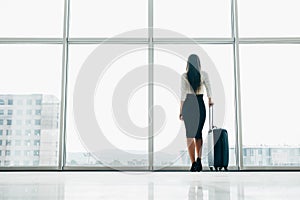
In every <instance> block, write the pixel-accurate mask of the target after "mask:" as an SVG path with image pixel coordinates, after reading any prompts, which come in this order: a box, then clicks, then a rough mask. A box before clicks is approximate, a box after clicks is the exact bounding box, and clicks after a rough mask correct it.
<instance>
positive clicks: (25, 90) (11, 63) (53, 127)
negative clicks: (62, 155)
mask: <svg viewBox="0 0 300 200" xmlns="http://www.w3.org/2000/svg"><path fill="white" fill-rule="evenodd" d="M61 55H62V48H61V46H60V45H37V44H34V45H33V44H28V45H12V44H7V45H4V44H2V45H0V66H1V68H3V69H5V70H3V72H2V73H1V75H0V84H1V85H3V86H5V87H1V89H0V99H1V100H3V102H4V103H3V104H2V105H0V109H1V110H3V114H2V115H0V121H2V122H3V123H0V129H1V132H3V133H5V135H4V134H2V135H0V137H2V138H1V139H6V141H7V142H6V144H5V143H2V145H1V147H0V148H2V149H7V150H6V152H9V153H6V154H5V155H4V156H2V157H1V164H2V166H3V165H4V166H57V163H58V138H59V130H60V129H59V128H60V127H59V119H60V118H59V116H60V115H59V112H60V95H61V94H60V93H61V84H60V79H61ZM27 101H32V102H34V103H32V104H31V105H27V104H25V103H24V102H27ZM36 102H38V103H36ZM26 110H39V111H40V112H38V113H36V112H32V113H27V114H26V113H25V111H26ZM34 130H38V131H40V133H41V134H40V135H38V136H36V135H34V134H31V133H33V132H34ZM37 139H39V140H40V141H41V142H40V145H39V146H35V145H34V144H33V141H34V140H37ZM15 141H17V142H15ZM20 144H21V145H20ZM14 151H20V152H22V153H21V155H22V156H17V157H16V156H15V155H14V153H11V152H14ZM33 151H39V154H38V155H35V156H34V157H33V155H32V154H31V153H30V152H33ZM25 152H29V153H26V154H25ZM4 161H5V162H4ZM15 161H19V162H15Z"/></svg>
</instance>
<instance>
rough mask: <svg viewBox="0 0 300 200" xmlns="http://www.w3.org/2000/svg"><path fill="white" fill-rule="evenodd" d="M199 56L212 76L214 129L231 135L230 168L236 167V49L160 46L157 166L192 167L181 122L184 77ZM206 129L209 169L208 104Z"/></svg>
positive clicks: (156, 101) (157, 57) (157, 49)
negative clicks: (191, 61)
mask: <svg viewBox="0 0 300 200" xmlns="http://www.w3.org/2000/svg"><path fill="white" fill-rule="evenodd" d="M192 53H194V54H197V55H198V56H199V58H200V60H201V66H202V69H203V70H204V71H206V72H207V73H208V74H209V77H210V82H211V85H212V90H213V91H212V92H213V100H214V102H215V105H214V125H216V126H217V127H222V128H225V129H226V130H227V131H228V136H229V146H230V165H231V166H235V120H234V113H235V112H234V76H233V75H234V72H233V54H232V53H233V49H232V45H201V46H198V45H157V46H155V54H154V57H155V68H154V82H155V86H154V105H155V107H154V120H155V121H154V130H155V133H154V135H155V137H154V151H155V154H154V155H155V156H154V165H155V166H156V167H157V168H160V167H166V166H190V159H189V155H188V152H187V147H186V134H185V133H186V131H185V127H184V122H183V121H180V120H179V117H178V116H179V108H180V96H178V95H179V94H180V87H181V86H180V84H181V79H180V78H181V74H183V73H184V72H185V71H186V60H187V58H188V56H189V55H190V54H192ZM207 101H208V100H207V96H206V94H205V95H204V102H205V105H206V116H207V117H206V121H205V125H204V128H203V141H204V145H203V153H202V158H203V161H202V163H203V164H204V166H208V165H207V154H208V149H207V133H208V121H209V120H208V119H209V118H208V116H209V115H208V112H209V110H208V106H207V105H208V102H207Z"/></svg>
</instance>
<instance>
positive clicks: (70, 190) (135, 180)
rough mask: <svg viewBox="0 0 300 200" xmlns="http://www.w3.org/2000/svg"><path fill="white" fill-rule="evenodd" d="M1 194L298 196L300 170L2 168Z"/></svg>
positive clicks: (17, 196)
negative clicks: (6, 170)
mask: <svg viewBox="0 0 300 200" xmlns="http://www.w3.org/2000/svg"><path fill="white" fill-rule="evenodd" d="M0 199H1V200H2V199H22V200H25V199H51V200H55V199H68V200H75V199H80V200H89V199H97V200H99V199H122V200H124V199H130V200H132V199H149V200H151V199H163V200H165V199H167V200H168V199H171V200H175V199H180V200H182V199H189V200H192V199H194V200H195V199H209V200H211V199H218V200H219V199H220V200H227V199H228V200H229V199H233V200H234V199H251V200H253V199H255V200H256V199H264V200H269V199H270V200H271V199H272V200H277V199H288V200H292V199H297V200H298V199H300V172H200V173H191V172H0Z"/></svg>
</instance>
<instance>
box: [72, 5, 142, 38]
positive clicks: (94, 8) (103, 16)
mask: <svg viewBox="0 0 300 200" xmlns="http://www.w3.org/2000/svg"><path fill="white" fill-rule="evenodd" d="M70 6H71V7H70V8H71V10H70V13H71V18H70V20H71V21H70V36H71V37H87V36H93V37H112V36H114V35H117V34H120V33H123V32H126V31H131V30H134V29H140V28H147V26H148V7H147V6H148V1H147V0H129V1H122V0H110V1H98V0H85V1H82V0H81V1H80V0H73V1H72V2H71V4H70ZM130 37H132V36H130ZM134 37H147V33H146V31H144V32H143V34H142V35H139V34H138V35H135V36H134Z"/></svg>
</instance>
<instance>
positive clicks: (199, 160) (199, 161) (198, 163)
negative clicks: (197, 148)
mask: <svg viewBox="0 0 300 200" xmlns="http://www.w3.org/2000/svg"><path fill="white" fill-rule="evenodd" d="M196 171H197V172H200V171H202V163H201V159H200V158H197V161H196Z"/></svg>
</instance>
